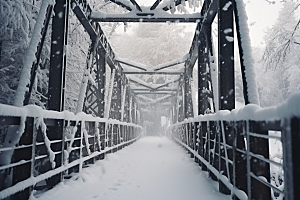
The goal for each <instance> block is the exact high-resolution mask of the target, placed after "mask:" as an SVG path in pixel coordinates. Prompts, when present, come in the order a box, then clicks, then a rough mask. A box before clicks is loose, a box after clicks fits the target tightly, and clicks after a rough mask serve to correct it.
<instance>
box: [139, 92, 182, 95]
mask: <svg viewBox="0 0 300 200" xmlns="http://www.w3.org/2000/svg"><path fill="white" fill-rule="evenodd" d="M133 93H134V94H136V95H138V94H175V93H176V92H167V91H166V92H165V91H155V92H142V91H141V92H133Z"/></svg>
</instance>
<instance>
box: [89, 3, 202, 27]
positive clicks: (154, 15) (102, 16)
mask: <svg viewBox="0 0 300 200" xmlns="http://www.w3.org/2000/svg"><path fill="white" fill-rule="evenodd" d="M130 1H131V3H132V5H133V6H134V7H135V8H136V10H133V9H132V7H131V5H125V4H124V3H122V2H120V1H118V0H111V2H113V3H116V4H117V5H119V6H122V7H123V8H125V9H126V10H128V11H130V12H129V13H124V14H108V13H101V12H94V13H92V14H91V15H90V16H89V18H90V19H92V20H93V21H96V22H193V23H195V22H199V21H200V20H201V19H202V17H201V16H203V15H200V13H199V14H197V13H195V14H169V13H167V12H166V11H168V10H170V9H171V7H168V6H165V7H163V8H162V9H159V11H160V12H153V11H154V10H155V9H156V8H157V6H158V5H159V3H160V2H161V0H157V1H156V2H155V3H154V4H153V5H152V6H151V7H150V8H147V10H142V9H141V7H140V6H139V5H138V4H137V3H136V1H135V0H130ZM185 1H187V0H185ZM181 2H182V0H176V1H175V7H176V6H178V5H179V4H181ZM143 9H144V8H143ZM158 13H159V14H158ZM166 15H168V16H166Z"/></svg>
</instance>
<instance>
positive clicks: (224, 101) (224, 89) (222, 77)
mask: <svg viewBox="0 0 300 200" xmlns="http://www.w3.org/2000/svg"><path fill="white" fill-rule="evenodd" d="M233 39H234V38H233V5H232V0H219V6H218V40H219V47H218V49H219V50H218V53H219V55H218V68H219V87H220V88H219V98H220V100H219V104H220V106H219V108H220V110H232V109H234V107H235V87H234V42H233V41H234V40H233Z"/></svg>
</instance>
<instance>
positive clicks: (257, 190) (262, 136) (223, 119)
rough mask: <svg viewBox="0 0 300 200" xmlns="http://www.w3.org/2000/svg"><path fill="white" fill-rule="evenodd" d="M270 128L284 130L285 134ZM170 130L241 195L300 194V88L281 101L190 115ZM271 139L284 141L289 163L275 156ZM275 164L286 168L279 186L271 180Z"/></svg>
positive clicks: (225, 187)
mask: <svg viewBox="0 0 300 200" xmlns="http://www.w3.org/2000/svg"><path fill="white" fill-rule="evenodd" d="M268 131H281V136H278V135H273V134H272V132H270V133H269V132H268ZM168 133H169V135H170V136H171V137H172V138H173V139H174V140H175V141H176V142H177V143H179V144H180V145H182V146H183V147H184V148H185V149H187V150H188V151H189V152H190V153H191V156H192V157H194V158H195V161H196V162H198V163H199V165H200V166H201V167H202V170H204V171H208V172H209V175H210V176H211V177H212V179H214V180H217V181H219V187H220V191H221V192H223V193H225V194H232V195H234V196H236V197H238V199H271V198H272V197H273V198H274V196H273V195H274V193H277V195H281V196H283V195H284V198H285V199H297V198H298V197H299V194H300V192H298V191H299V189H298V188H299V183H298V182H299V181H297V180H296V181H295V180H294V178H293V177H299V172H298V171H299V170H293V169H298V168H299V167H300V166H299V165H298V164H297V163H298V162H299V151H298V150H299V148H298V146H299V142H300V137H299V135H300V92H297V93H295V94H294V95H292V96H291V97H290V98H289V99H287V100H286V101H285V102H283V103H282V104H280V105H278V106H273V107H268V108H260V107H259V106H256V105H247V106H245V107H244V108H241V109H235V110H232V111H231V112H230V111H219V112H217V113H215V114H206V115H200V116H197V117H195V118H189V119H185V120H184V121H182V122H178V123H176V124H172V125H170V126H169V127H168ZM269 139H277V140H279V141H281V142H282V148H283V164H282V162H281V161H282V160H281V161H280V162H278V161H275V160H273V159H269ZM297 149H298V150H297ZM270 165H273V166H276V167H279V168H280V169H282V170H283V169H284V183H282V184H281V185H279V187H276V186H274V185H273V184H271V183H270V178H271V177H270ZM297 167H298V168H297ZM243 174H246V175H243ZM253 188H254V189H253ZM271 190H273V191H272V194H271ZM271 195H272V196H271Z"/></svg>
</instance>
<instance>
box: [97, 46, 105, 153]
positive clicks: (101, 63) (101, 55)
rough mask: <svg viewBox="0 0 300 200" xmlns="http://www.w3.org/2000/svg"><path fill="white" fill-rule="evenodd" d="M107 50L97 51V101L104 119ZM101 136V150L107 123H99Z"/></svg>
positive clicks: (100, 49)
mask: <svg viewBox="0 0 300 200" xmlns="http://www.w3.org/2000/svg"><path fill="white" fill-rule="evenodd" d="M105 54H106V53H105V49H103V48H98V49H97V55H96V58H97V59H96V60H97V73H96V74H97V75H96V82H97V83H98V90H97V96H98V98H97V101H98V103H97V104H98V115H99V117H101V118H104V111H105V89H106V88H105V84H106V76H105V74H106V57H105ZM98 128H99V134H100V141H101V150H104V149H105V123H99V127H98ZM104 157H105V155H104V153H103V154H101V155H100V159H104Z"/></svg>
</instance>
